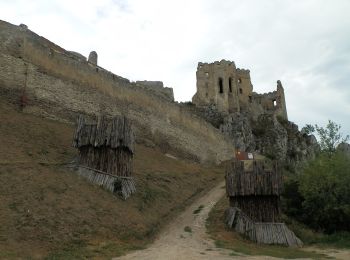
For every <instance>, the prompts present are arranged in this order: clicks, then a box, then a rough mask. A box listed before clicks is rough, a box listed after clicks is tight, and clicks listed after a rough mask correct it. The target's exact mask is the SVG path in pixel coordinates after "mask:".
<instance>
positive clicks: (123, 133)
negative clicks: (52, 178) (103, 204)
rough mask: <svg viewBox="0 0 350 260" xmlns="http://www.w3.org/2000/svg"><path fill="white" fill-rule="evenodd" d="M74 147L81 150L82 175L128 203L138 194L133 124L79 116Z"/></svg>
mask: <svg viewBox="0 0 350 260" xmlns="http://www.w3.org/2000/svg"><path fill="white" fill-rule="evenodd" d="M73 146H74V147H76V148H78V149H79V158H78V164H79V170H78V172H79V174H80V175H81V176H83V177H85V178H87V179H88V180H89V181H91V182H93V183H96V184H98V185H100V186H102V187H104V188H106V189H107V190H109V191H111V192H113V193H116V194H118V195H120V196H121V197H123V198H124V199H127V198H128V197H129V196H130V195H131V194H132V193H134V192H135V191H136V187H135V182H134V179H133V178H132V176H131V174H132V162H133V155H134V134H133V131H132V128H131V124H130V122H129V120H128V119H127V118H125V117H114V118H113V119H112V120H111V121H108V120H107V118H106V117H105V116H100V117H98V119H97V122H96V121H93V122H88V120H87V119H86V118H85V117H84V116H79V118H78V120H77V128H76V131H75V134H74V140H73Z"/></svg>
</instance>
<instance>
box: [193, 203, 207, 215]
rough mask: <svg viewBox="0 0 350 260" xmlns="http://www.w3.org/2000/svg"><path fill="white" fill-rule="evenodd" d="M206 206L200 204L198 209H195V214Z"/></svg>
mask: <svg viewBox="0 0 350 260" xmlns="http://www.w3.org/2000/svg"><path fill="white" fill-rule="evenodd" d="M203 208H204V205H200V206H199V207H198V209H195V210H194V211H193V214H198V213H199V212H201V210H202V209H203Z"/></svg>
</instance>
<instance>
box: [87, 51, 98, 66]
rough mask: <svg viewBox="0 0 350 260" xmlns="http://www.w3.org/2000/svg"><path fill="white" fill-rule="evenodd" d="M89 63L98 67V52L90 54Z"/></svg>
mask: <svg viewBox="0 0 350 260" xmlns="http://www.w3.org/2000/svg"><path fill="white" fill-rule="evenodd" d="M88 62H89V63H91V64H93V65H95V66H97V52H96V51H92V52H90V54H89V58H88Z"/></svg>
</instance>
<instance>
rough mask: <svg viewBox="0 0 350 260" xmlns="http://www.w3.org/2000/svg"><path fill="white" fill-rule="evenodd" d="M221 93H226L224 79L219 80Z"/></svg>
mask: <svg viewBox="0 0 350 260" xmlns="http://www.w3.org/2000/svg"><path fill="white" fill-rule="evenodd" d="M219 93H224V84H223V81H222V78H219Z"/></svg>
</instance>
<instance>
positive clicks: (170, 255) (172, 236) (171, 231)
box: [115, 182, 350, 260]
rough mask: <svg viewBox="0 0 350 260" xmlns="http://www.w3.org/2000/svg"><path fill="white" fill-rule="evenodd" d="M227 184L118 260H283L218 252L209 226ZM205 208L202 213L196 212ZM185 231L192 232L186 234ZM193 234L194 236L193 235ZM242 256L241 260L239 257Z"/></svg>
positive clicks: (342, 254) (342, 255)
mask: <svg viewBox="0 0 350 260" xmlns="http://www.w3.org/2000/svg"><path fill="white" fill-rule="evenodd" d="M224 187H225V183H224V182H221V183H220V184H219V185H217V186H216V187H215V188H213V189H212V190H211V191H209V192H208V193H207V194H206V195H205V196H204V197H201V198H199V199H198V200H197V201H195V202H194V203H193V204H192V205H191V206H189V207H188V208H187V209H186V210H185V211H184V212H183V213H182V214H181V215H180V216H179V217H177V218H176V219H175V220H174V221H173V222H172V223H170V224H169V225H168V226H167V227H166V228H165V229H164V230H163V232H161V234H160V235H159V238H158V239H157V240H156V241H155V242H154V243H153V244H152V245H151V246H150V247H149V248H147V249H145V250H140V251H135V252H132V253H130V254H128V255H125V256H122V257H119V258H115V259H119V260H123V259H145V260H164V259H166V260H175V259H176V260H177V259H186V260H187V259H188V260H193V259H223V260H225V259H256V260H258V259H259V260H262V259H264V260H267V259H280V258H275V257H269V256H246V255H239V254H238V253H236V252H235V255H234V256H233V255H230V254H232V252H233V251H231V250H226V249H221V248H217V247H216V246H215V244H214V241H213V240H212V239H210V237H209V236H208V235H207V233H206V226H205V222H206V219H207V218H208V214H209V212H210V210H211V209H212V208H213V206H214V205H215V204H216V202H218V201H219V199H220V198H221V197H222V196H223V195H224V194H225V189H224ZM202 206H204V207H203V208H202V209H201V210H200V211H199V213H197V214H194V212H193V211H195V210H197V209H199V207H202ZM185 227H189V228H190V230H189V228H187V230H188V231H185ZM189 231H190V232H189ZM304 250H306V251H307V250H309V251H316V252H319V253H323V254H326V255H328V256H329V257H332V258H335V259H342V260H345V259H350V251H349V250H333V249H325V250H321V249H317V248H312V247H307V248H304ZM237 255H238V256H237Z"/></svg>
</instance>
